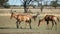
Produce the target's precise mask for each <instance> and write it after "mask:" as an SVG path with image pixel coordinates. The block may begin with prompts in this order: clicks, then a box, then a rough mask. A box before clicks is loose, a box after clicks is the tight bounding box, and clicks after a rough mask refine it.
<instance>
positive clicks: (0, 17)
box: [0, 9, 60, 34]
mask: <svg viewBox="0 0 60 34" xmlns="http://www.w3.org/2000/svg"><path fill="white" fill-rule="evenodd" d="M9 10H10V9H9ZM15 10H16V9H15ZM33 10H34V11H35V9H33ZM59 10H60V9H56V10H55V9H53V12H52V11H51V10H49V12H48V10H45V9H44V11H45V12H43V13H40V17H37V20H36V21H34V20H33V19H32V23H31V26H32V29H29V25H27V26H26V23H24V22H22V23H21V25H19V26H22V28H23V29H21V28H19V29H17V28H16V20H15V19H14V18H13V19H11V20H10V14H8V13H9V12H8V10H6V12H7V15H5V14H4V13H6V12H3V11H5V9H4V10H1V9H0V34H60V21H59V23H58V25H57V30H55V25H54V27H53V29H52V30H51V29H49V30H47V29H46V27H47V26H46V22H44V23H41V25H40V26H39V27H38V26H37V24H38V20H39V19H42V18H43V17H44V15H45V14H54V15H56V16H58V18H59V19H60V12H59ZM17 11H19V9H18V10H17ZM21 11H22V9H21ZM31 11H32V9H31ZM46 11H47V12H46ZM54 11H55V12H54ZM56 11H57V12H56ZM25 26H26V28H25ZM51 26H52V25H51V22H50V24H49V28H51Z"/></svg>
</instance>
